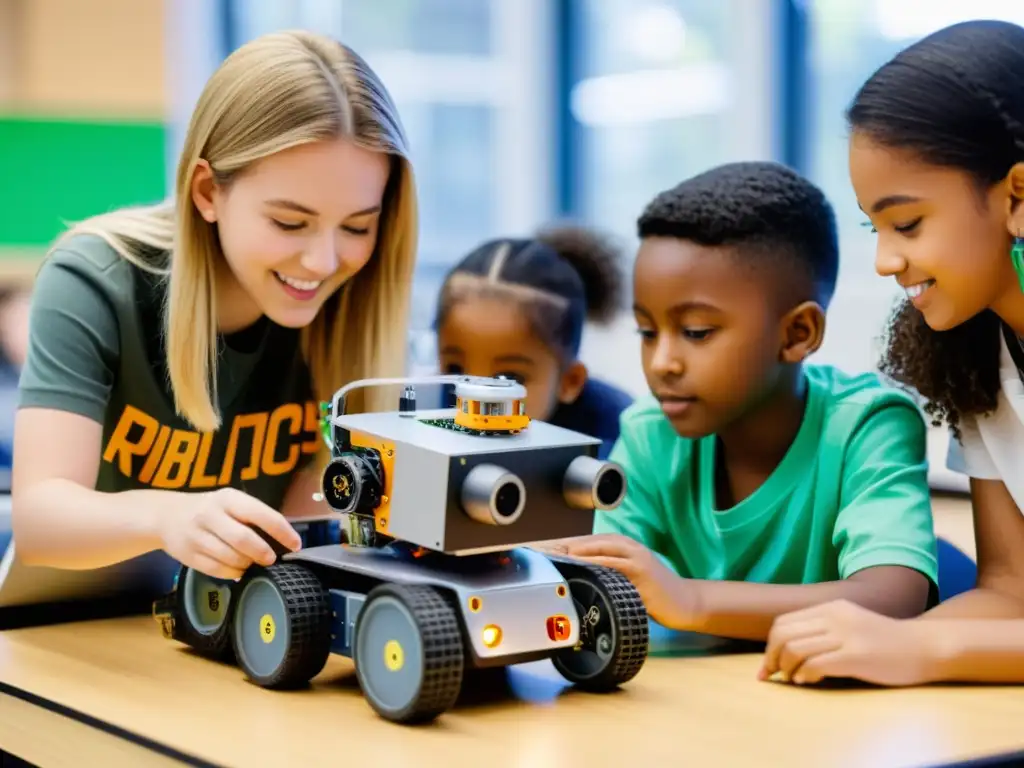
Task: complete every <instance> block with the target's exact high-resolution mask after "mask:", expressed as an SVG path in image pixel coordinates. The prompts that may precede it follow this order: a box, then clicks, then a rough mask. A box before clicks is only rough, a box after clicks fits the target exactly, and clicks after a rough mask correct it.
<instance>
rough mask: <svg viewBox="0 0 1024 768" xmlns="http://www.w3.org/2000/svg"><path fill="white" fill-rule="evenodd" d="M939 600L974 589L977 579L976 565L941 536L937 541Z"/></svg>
mask: <svg viewBox="0 0 1024 768" xmlns="http://www.w3.org/2000/svg"><path fill="white" fill-rule="evenodd" d="M938 544H939V548H938V555H939V601H940V602H942V601H944V600H949V598H951V597H954V596H956V595H959V594H960V593H962V592H966V591H968V590H970V589H974V585H975V584H976V583H977V581H978V566H977V564H976V563H975V562H974V561H973V560H972V559H971V558H970V557H968V556H967V555H966V554H965V553H964V552H963V551H961V550H960V549H958V548H957V547H955V546H954V545H953V544H951V543H950V542H948V541H946V540H945V539H943V538H940V539H939V541H938Z"/></svg>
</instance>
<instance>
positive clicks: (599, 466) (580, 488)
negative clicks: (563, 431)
mask: <svg viewBox="0 0 1024 768" xmlns="http://www.w3.org/2000/svg"><path fill="white" fill-rule="evenodd" d="M562 492H563V493H564V494H565V501H566V503H567V504H568V505H569V506H571V507H575V508H576V509H601V510H608V509H615V507H617V506H619V504H621V503H622V499H623V498H625V496H626V475H625V474H624V473H623V471H622V467H620V466H619V465H618V464H616V463H615V462H612V461H599V460H598V459H594V458H591V457H590V456H577V457H576V458H575V459H573V461H572V463H571V464H569V468H568V469H566V471H565V480H564V482H563V486H562Z"/></svg>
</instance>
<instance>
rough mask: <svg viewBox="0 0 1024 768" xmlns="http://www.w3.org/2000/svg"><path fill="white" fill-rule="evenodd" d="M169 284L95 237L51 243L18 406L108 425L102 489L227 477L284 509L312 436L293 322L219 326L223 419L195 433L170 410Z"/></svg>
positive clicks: (202, 486)
mask: <svg viewBox="0 0 1024 768" xmlns="http://www.w3.org/2000/svg"><path fill="white" fill-rule="evenodd" d="M164 290H165V284H164V283H163V281H162V278H161V277H160V276H158V275H153V274H151V273H149V272H147V271H146V270H142V269H140V268H138V267H136V266H135V265H133V264H131V263H130V262H128V261H126V260H125V259H123V258H122V257H121V256H120V255H118V254H117V253H116V252H115V251H114V250H113V249H112V248H111V247H110V246H109V245H108V244H107V243H105V242H104V241H103V240H102V239H100V238H98V237H94V236H91V235H87V236H86V235H83V236H78V237H75V238H73V239H71V240H70V241H68V242H67V243H66V244H64V245H63V246H61V247H60V248H59V249H57V250H55V251H54V253H53V254H51V256H50V257H49V258H48V259H47V261H46V263H45V264H44V265H43V267H42V269H41V270H40V272H39V275H38V278H37V281H36V285H35V288H34V291H33V303H32V312H31V319H30V335H31V340H30V343H29V352H28V359H27V360H26V363H25V367H24V370H23V372H22V376H21V384H20V397H19V407H21V408H52V409H56V410H61V411H70V412H72V413H77V414H80V415H82V416H86V417H88V418H90V419H94V420H95V421H97V422H99V423H100V424H102V425H103V445H102V454H101V456H102V459H101V464H100V471H99V477H98V479H97V482H96V489H97V490H100V491H106V492H111V491H121V490H129V489H136V488H155V489H165V490H176V491H208V490H213V489H215V488H220V487H225V486H230V487H234V488H238V489H241V490H243V491H245V492H246V493H249V494H250V495H252V496H255V497H256V498H258V499H260V500H262V501H264V502H265V503H267V504H269V505H270V506H272V507H275V508H277V509H280V506H281V502H282V500H283V498H284V494H285V491H286V490H287V488H288V485H289V484H290V482H291V478H292V476H293V475H294V473H295V470H296V469H299V468H301V467H302V466H304V465H305V464H306V463H307V462H308V461H309V459H310V457H311V456H312V455H313V454H314V453H315V452H316V450H317V448H318V440H319V436H318V430H317V419H318V409H317V403H316V402H315V400H314V399H313V398H312V394H311V387H310V380H309V374H308V371H307V368H306V366H305V364H304V362H303V361H302V358H301V353H300V348H299V331H297V330H295V329H289V328H284V327H282V326H279V325H277V324H275V323H273V322H271V321H270V320H268V319H266V318H263V319H261V320H260V321H259V322H257V323H256V324H255V325H253V326H251V327H250V328H247V329H245V330H243V331H240V332H238V333H235V334H231V335H228V336H221V337H218V353H219V357H218V372H217V378H218V381H217V386H218V393H217V394H218V400H219V407H220V412H221V417H222V426H221V428H220V429H219V430H217V431H216V432H212V433H200V432H197V431H195V430H194V429H192V428H191V427H190V426H189V424H188V423H187V422H186V421H185V420H184V419H182V418H181V417H179V416H178V415H177V414H176V413H175V411H174V399H173V398H172V396H171V393H170V386H169V381H168V375H167V367H166V358H165V354H164V345H163V334H162V321H161V306H162V302H163V299H164ZM53 439H54V440H60V439H61V438H60V435H53Z"/></svg>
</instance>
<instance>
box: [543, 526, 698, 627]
mask: <svg viewBox="0 0 1024 768" xmlns="http://www.w3.org/2000/svg"><path fill="white" fill-rule="evenodd" d="M537 548H538V549H539V550H541V551H545V552H550V553H552V554H556V555H563V556H565V557H570V558H572V559H574V560H581V561H583V562H587V563H593V564H594V565H603V566H605V567H608V568H614V569H615V570H616V571H619V572H620V573H622V575H624V576H625V577H626V578H628V579H629V580H630V581H631V582H633V584H634V586H636V588H637V590H638V591H639V592H640V597H641V599H642V600H643V601H644V606H645V607H646V608H647V613H648V615H650V617H651V618H652V619H654V620H655V621H656V622H658V623H659V624H662V625H664V626H666V627H669V628H672V629H686V628H687V627H688V626H689V625H690V624H691V623H692V621H693V617H694V616H696V615H697V605H696V601H697V592H696V590H694V589H690V588H689V585H688V584H687V582H686V580H685V579H683V578H681V577H680V576H678V575H676V574H675V573H673V572H672V571H671V570H669V569H668V568H667V567H666V566H665V565H664V563H662V562H661V560H659V559H658V557H657V556H656V555H655V554H654V553H653V552H652V551H651V550H649V549H648V548H647V547H645V546H644V545H643V544H641V543H639V542H637V541H634V540H633V539H630V538H629V537H627V536H622V535H619V534H610V533H609V534H605V533H602V534H594V535H592V536H581V537H580V538H574V539H561V540H557V541H550V542H544V543H543V544H541V545H538V547H537Z"/></svg>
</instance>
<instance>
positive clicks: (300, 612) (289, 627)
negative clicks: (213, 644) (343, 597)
mask: <svg viewBox="0 0 1024 768" xmlns="http://www.w3.org/2000/svg"><path fill="white" fill-rule="evenodd" d="M236 594H237V597H236V599H235V601H234V602H235V609H234V615H233V617H232V622H231V644H232V648H233V649H234V652H235V659H236V661H237V662H238V665H239V667H241V668H242V671H244V672H245V674H246V676H247V677H248V678H249V680H251V681H252V682H254V683H256V685H259V686H260V687H262V688H274V689H278V690H284V689H291V688H300V687H302V686H305V685H306V684H308V683H309V681H310V680H312V679H313V678H314V677H316V676H317V675H318V674H320V672H321V670H323V668H324V665H325V664H326V663H327V659H328V657H329V656H330V653H331V623H332V611H331V601H330V595H329V594H328V592H327V589H325V588H324V586H323V584H322V583H321V581H320V579H319V578H317V576H316V574H314V573H313V572H312V571H311V570H309V569H308V568H306V567H305V566H302V565H297V564H294V563H276V564H274V565H271V566H268V567H266V568H263V567H260V566H256V567H254V568H250V569H249V571H248V572H246V575H245V577H244V578H243V579H242V582H241V583H240V585H239V588H238V589H237V592H236ZM258 597H262V598H263V599H264V600H266V599H270V600H271V601H274V598H276V601H279V602H276V601H274V602H272V603H271V604H270V605H271V606H272V607H274V608H275V609H276V610H277V611H279V612H280V614H281V615H280V616H279V618H280V619H281V622H280V623H281V624H282V626H281V627H280V628H277V627H276V623H275V624H272V625H271V626H273V627H274V628H273V630H272V636H271V639H270V640H265V639H263V635H262V634H261V633H262V632H263V631H264V630H265V627H264V626H263V621H262V619H261V618H260V617H258V616H257V615H256V614H254V613H252V612H251V611H250V609H251V608H256V609H257V613H258V612H259V611H260V610H263V609H260V608H259V605H250V603H251V602H252V601H254V600H256V599H257V598H258ZM275 602H276V604H275ZM266 615H268V614H265V615H264V617H263V618H266ZM278 632H283V636H282V638H281V641H280V645H279V646H277V647H276V648H274V649H272V653H271V656H275V655H276V657H277V658H276V660H272V662H271V663H270V664H269V665H268V664H263V663H260V662H259V660H257V659H255V657H251V656H250V653H248V652H247V650H246V643H247V642H248V638H249V637H260V638H261V642H263V643H264V644H267V645H269V644H273V643H274V640H276V639H277V633H278ZM246 633H248V636H247V635H246Z"/></svg>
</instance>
